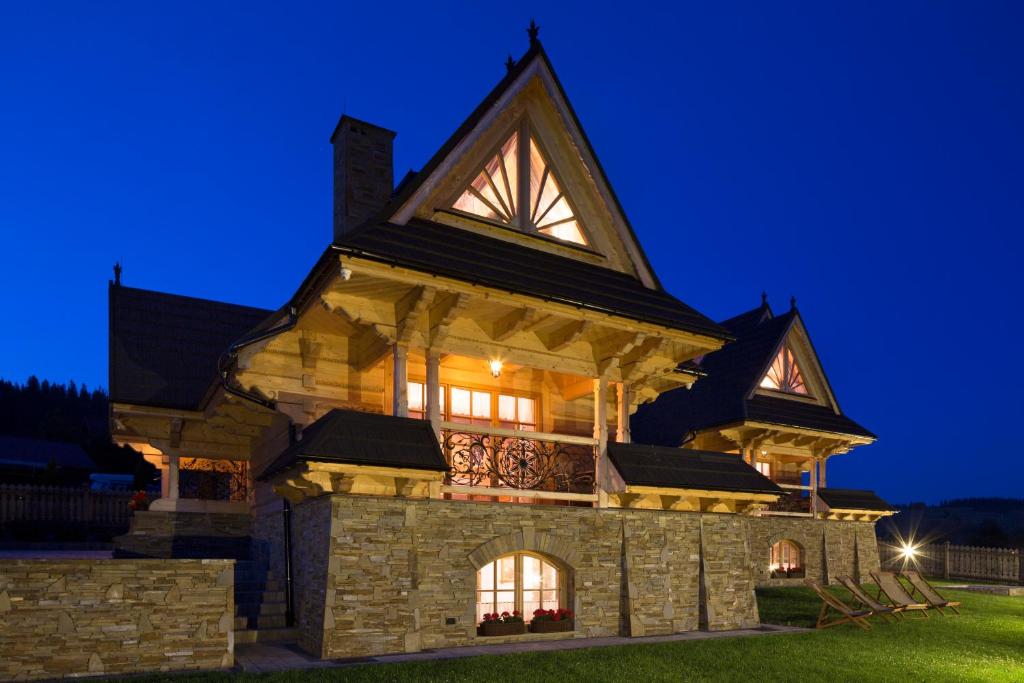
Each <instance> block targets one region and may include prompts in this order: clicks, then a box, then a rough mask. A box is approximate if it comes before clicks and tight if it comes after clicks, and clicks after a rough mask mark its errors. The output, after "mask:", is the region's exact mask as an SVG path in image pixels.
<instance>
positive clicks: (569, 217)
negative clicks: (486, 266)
mask: <svg viewBox="0 0 1024 683" xmlns="http://www.w3.org/2000/svg"><path fill="white" fill-rule="evenodd" d="M524 141H526V142H525V143H524ZM548 158H549V157H548V156H547V155H546V154H545V153H544V150H543V149H542V147H541V144H540V142H539V140H537V138H536V136H535V135H534V134H533V131H532V129H531V128H530V124H529V122H528V121H527V120H526V119H523V120H522V121H521V122H520V123H519V125H518V126H517V127H516V129H515V130H513V131H512V133H511V134H509V136H508V137H507V138H506V139H505V141H504V142H503V143H502V144H501V145H500V146H499V147H498V148H497V149H496V150H495V151H494V153H493V154H492V155H490V156H489V157H488V160H487V162H486V163H484V166H483V168H482V169H481V170H480V172H479V173H478V174H477V175H476V177H474V178H473V180H472V181H471V182H470V183H469V184H468V185H467V186H466V188H465V189H464V190H462V192H461V193H460V194H459V196H458V198H457V199H456V200H455V202H454V203H453V204H452V208H454V209H456V210H458V211H463V212H465V213H468V214H472V215H474V216H479V217H481V218H485V219H487V220H490V221H495V222H497V223H500V224H502V225H506V226H510V227H515V228H518V229H520V230H523V231H525V232H536V233H539V234H541V235H547V236H548V237H554V238H556V239H559V240H562V241H565V242H572V243H574V244H580V245H583V246H587V244H588V242H587V239H586V237H585V236H584V231H583V227H582V225H581V224H580V221H579V218H578V217H577V213H576V211H575V210H574V209H573V206H572V203H571V202H570V200H569V197H568V196H567V195H566V194H565V192H564V191H563V189H562V184H561V183H560V182H559V180H558V179H557V178H556V175H555V171H554V169H553V168H552V166H551V164H550V163H549V162H548Z"/></svg>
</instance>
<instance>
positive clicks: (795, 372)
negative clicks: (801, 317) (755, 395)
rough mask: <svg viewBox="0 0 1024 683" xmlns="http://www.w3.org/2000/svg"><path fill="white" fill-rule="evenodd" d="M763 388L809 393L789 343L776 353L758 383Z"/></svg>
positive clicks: (791, 392)
mask: <svg viewBox="0 0 1024 683" xmlns="http://www.w3.org/2000/svg"><path fill="white" fill-rule="evenodd" d="M758 386H760V387H761V388H762V389H772V390H774V391H781V392H784V393H787V394H803V395H805V396H806V395H808V394H809V392H808V391H807V385H806V384H804V376H803V373H802V372H800V366H799V365H798V364H797V362H796V356H794V355H793V350H792V349H791V348H789V345H788V344H787V345H785V346H783V347H782V348H781V349H779V352H778V353H777V354H776V355H775V360H773V361H772V364H771V367H769V368H768V372H766V373H765V375H764V376H763V377H762V378H761V382H760V384H759V385H758Z"/></svg>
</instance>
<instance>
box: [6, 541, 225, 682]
mask: <svg viewBox="0 0 1024 683" xmlns="http://www.w3.org/2000/svg"><path fill="white" fill-rule="evenodd" d="M234 609H235V608H234V561H233V560H0V653H2V656H0V680H16V679H17V680H23V679H40V678H61V677H65V676H85V675H108V676H109V675H115V674H128V673H134V672H151V671H154V672H155V671H177V670H184V669H191V670H197V669H220V668H225V667H230V666H233V665H234V633H233V625H232V622H233V617H234Z"/></svg>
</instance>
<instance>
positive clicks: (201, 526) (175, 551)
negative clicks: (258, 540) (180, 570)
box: [114, 511, 252, 559]
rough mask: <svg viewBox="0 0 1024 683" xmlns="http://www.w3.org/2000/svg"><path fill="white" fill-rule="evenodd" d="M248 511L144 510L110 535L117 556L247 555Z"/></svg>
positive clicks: (205, 556)
mask: <svg viewBox="0 0 1024 683" xmlns="http://www.w3.org/2000/svg"><path fill="white" fill-rule="evenodd" d="M251 533H252V516H251V515H249V514H248V513H240V514H236V513H223V512H169V511H145V512H136V513H134V514H133V515H132V520H131V527H130V528H129V529H128V533H127V534H124V535H123V536H118V537H116V538H115V539H114V552H115V553H116V555H117V556H118V557H161V558H172V557H174V558H183V557H191V558H231V559H246V558H248V557H249V544H250V534H251Z"/></svg>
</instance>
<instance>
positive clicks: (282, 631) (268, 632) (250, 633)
mask: <svg viewBox="0 0 1024 683" xmlns="http://www.w3.org/2000/svg"><path fill="white" fill-rule="evenodd" d="M298 637H299V631H298V629H295V628H261V629H259V630H250V629H236V630H235V644H236V645H238V644H239V643H294V642H295V641H296V640H297V639H298Z"/></svg>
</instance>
